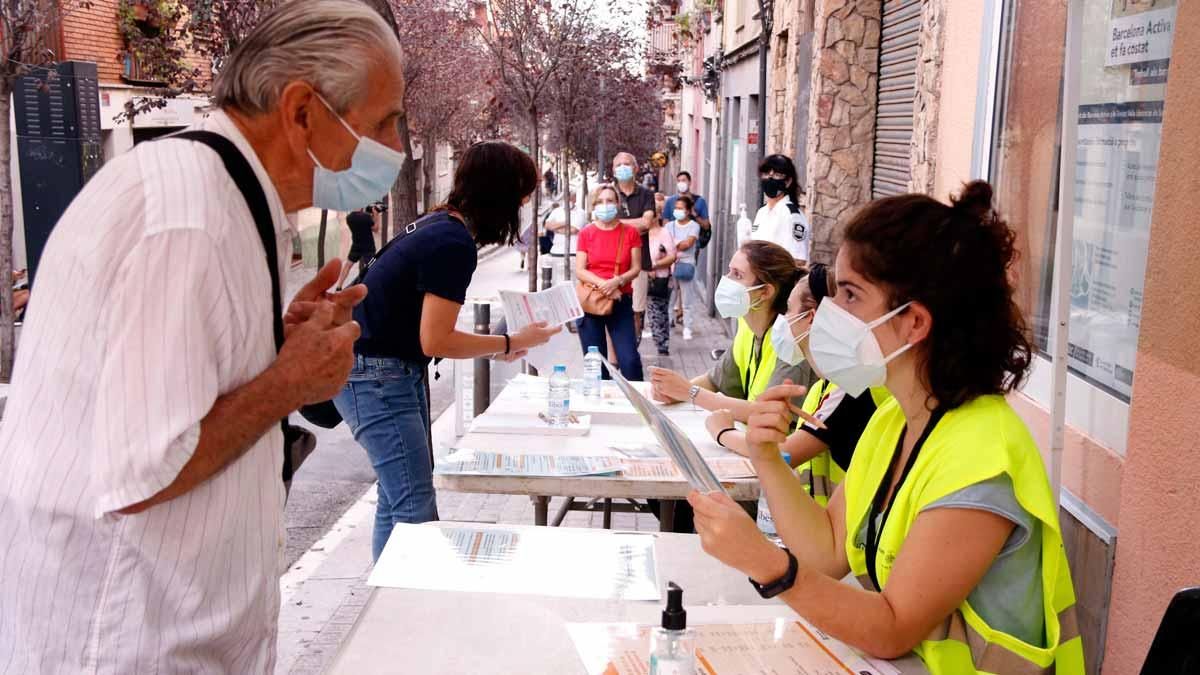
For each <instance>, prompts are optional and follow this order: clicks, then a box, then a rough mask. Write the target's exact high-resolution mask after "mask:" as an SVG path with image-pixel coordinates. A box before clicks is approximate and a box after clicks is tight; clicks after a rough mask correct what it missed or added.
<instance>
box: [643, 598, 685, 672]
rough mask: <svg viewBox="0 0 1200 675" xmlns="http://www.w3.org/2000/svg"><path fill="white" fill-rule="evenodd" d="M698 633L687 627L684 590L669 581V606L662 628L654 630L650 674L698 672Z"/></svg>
mask: <svg viewBox="0 0 1200 675" xmlns="http://www.w3.org/2000/svg"><path fill="white" fill-rule="evenodd" d="M695 673H696V632H695V631H693V630H689V629H688V627H687V612H686V611H684V609H683V589H682V588H680V587H679V586H678V584H676V583H675V582H674V581H672V582H670V583H668V584H667V608H666V609H664V610H663V613H662V627H661V628H655V629H654V630H653V631H652V632H651V633H650V675H695Z"/></svg>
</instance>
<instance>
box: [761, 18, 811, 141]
mask: <svg viewBox="0 0 1200 675" xmlns="http://www.w3.org/2000/svg"><path fill="white" fill-rule="evenodd" d="M812 1H813V0H775V27H774V31H773V33H774V34H773V35H772V36H771V63H770V69H771V70H770V73H769V74H768V79H767V82H768V89H769V92H770V105H771V107H770V108H768V109H767V115H768V119H767V153H768V154H773V153H781V154H784V155H787V156H789V157H791V158H792V159H796V157H795V154H796V145H797V143H796V135H797V134H800V133H804V130H802V129H798V128H797V116H796V112H797V111H796V107H797V106H798V105H800V104H802V103H803V102H806V100H807V99H806V98H805V97H804V96H803V93H804V91H806V90H807V88H808V78H809V72H808V68H803V69H802V68H801V64H807V63H808V58H807V54H801V53H800V51H801V49H803V47H804V46H805V45H807V41H806V40H803V36H804V34H805V33H806V32H808V31H809V30H811V28H810V27H809V26H811V19H809V18H808V17H806V16H805V7H806V5H807V6H810V9H809V11H811V5H812Z"/></svg>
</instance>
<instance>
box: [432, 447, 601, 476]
mask: <svg viewBox="0 0 1200 675" xmlns="http://www.w3.org/2000/svg"><path fill="white" fill-rule="evenodd" d="M621 468H622V466H621V460H620V459H618V458H616V457H578V456H571V455H502V454H500V453H497V452H483V451H479V450H465V449H461V448H460V449H459V450H458V451H457V452H455V453H454V454H452V455H448V456H446V458H445V459H443V460H442V461H440V462H439V463H438V464H437V466H436V467H435V468H434V473H440V474H456V475H468V476H536V477H564V478H565V477H570V476H606V475H616V474H617V473H619V472H620V471H621Z"/></svg>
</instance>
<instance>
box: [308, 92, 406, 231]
mask: <svg viewBox="0 0 1200 675" xmlns="http://www.w3.org/2000/svg"><path fill="white" fill-rule="evenodd" d="M317 99H318V100H320V101H321V103H323V104H324V105H325V107H326V108H328V109H329V112H330V113H333V116H334V117H336V118H337V119H338V121H339V122H341V123H342V126H344V127H346V131H349V132H350V135H351V136H353V137H354V138H355V139H356V140H357V141H358V145H357V146H356V147H355V148H354V154H353V155H352V156H351V157H350V168H348V169H345V170H343V171H331V170H329V169H326V168H325V167H323V166H321V163H320V162H318V161H317V158H316V156H315V155H313V153H312V150H311V149H310V150H308V156H309V158H310V159H312V161H313V164H314V165H315V166H313V206H314V207H316V208H318V209H329V210H331V211H353V210H354V209H361V208H362V207H364V206H366V205H368V204H371V203H372V202H377V201H379V199H380V198H381V197H383V196H384V195H386V194H387V193H388V191H389V190H391V189H392V185H393V184H395V182H396V176H398V175H399V174H400V167H402V166H403V165H404V157H405V156H404V153H403V152H396V151H395V150H393V149H391V148H389V147H387V146H386V145H384V144H382V143H380V142H379V141H376V140H373V139H370V138H366V137H364V136H359V135H358V134H356V133H355V132H354V129H352V128H351V127H350V125H349V124H347V123H346V120H344V119H342V116H341V115H339V114H337V112H336V111H335V110H334V109H333V106H331V105H329V103H328V102H327V101H326V100H325V99H324V98H323V97H322V96H321V95H320V94H317Z"/></svg>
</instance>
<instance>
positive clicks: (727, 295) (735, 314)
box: [713, 277, 764, 319]
mask: <svg viewBox="0 0 1200 675" xmlns="http://www.w3.org/2000/svg"><path fill="white" fill-rule="evenodd" d="M763 285H764V284H759V285H757V286H750V287H746V286H743V285H741V284H740V283H738V282H737V281H735V280H734V279H730V278H729V277H721V281H720V283H718V284H717V290H716V292H715V293H714V294H713V303H714V304H715V305H716V306H717V312H718V313H719V314H720V315H721V316H723V317H725V318H726V319H740V318H742V317H743V316H746V312H749V311H750V310H751V309H753V308H754V305H752V304H751V303H750V291H753V290H756V289H759V288H762V287H763ZM755 304H757V303H755Z"/></svg>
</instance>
